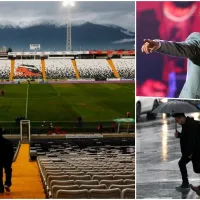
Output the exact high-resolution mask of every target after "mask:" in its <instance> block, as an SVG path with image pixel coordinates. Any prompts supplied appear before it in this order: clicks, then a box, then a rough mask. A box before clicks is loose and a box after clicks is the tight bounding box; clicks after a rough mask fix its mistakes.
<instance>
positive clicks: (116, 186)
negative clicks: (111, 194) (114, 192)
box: [109, 184, 135, 190]
mask: <svg viewBox="0 0 200 200" xmlns="http://www.w3.org/2000/svg"><path fill="white" fill-rule="evenodd" d="M113 188H119V189H120V190H123V189H127V188H130V189H135V184H130V185H111V186H110V187H109V189H113Z"/></svg>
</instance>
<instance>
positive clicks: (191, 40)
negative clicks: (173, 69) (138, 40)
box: [141, 32, 200, 99]
mask: <svg viewBox="0 0 200 200" xmlns="http://www.w3.org/2000/svg"><path fill="white" fill-rule="evenodd" d="M141 50H142V52H143V53H146V54H151V53H153V52H158V53H162V54H167V55H169V56H176V57H182V58H187V59H188V64H187V65H188V68H187V77H186V82H185V84H184V86H183V88H182V91H181V94H180V96H179V98H191V99H200V33H198V32H194V33H192V34H190V35H189V36H188V38H187V39H186V40H185V41H184V42H173V41H164V40H150V39H145V40H144V44H143V45H142V48H141Z"/></svg>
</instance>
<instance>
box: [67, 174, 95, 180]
mask: <svg viewBox="0 0 200 200" xmlns="http://www.w3.org/2000/svg"><path fill="white" fill-rule="evenodd" d="M70 180H91V176H89V175H83V176H75V175H71V176H70Z"/></svg>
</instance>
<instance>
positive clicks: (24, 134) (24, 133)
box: [20, 120, 31, 142]
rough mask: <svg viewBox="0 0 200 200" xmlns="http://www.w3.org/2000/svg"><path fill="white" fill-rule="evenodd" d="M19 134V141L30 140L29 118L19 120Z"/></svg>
mask: <svg viewBox="0 0 200 200" xmlns="http://www.w3.org/2000/svg"><path fill="white" fill-rule="evenodd" d="M20 136H21V141H24V142H30V140H31V126H30V120H21V121H20Z"/></svg>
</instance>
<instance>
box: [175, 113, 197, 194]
mask: <svg viewBox="0 0 200 200" xmlns="http://www.w3.org/2000/svg"><path fill="white" fill-rule="evenodd" d="M172 116H173V117H174V118H175V120H176V123H178V124H180V125H181V126H182V131H181V132H178V131H177V130H176V131H175V134H174V135H175V137H176V138H180V147H181V153H182V156H181V159H180V160H179V162H178V165H179V168H180V172H181V176H182V181H183V182H182V184H181V185H180V186H179V187H176V190H177V191H180V192H184V191H188V190H189V189H190V185H189V180H188V173H187V168H186V165H187V164H188V163H189V162H190V161H192V164H193V169H194V172H195V173H199V172H200V168H199V167H198V162H199V163H200V158H199V156H200V151H199V148H198V140H197V137H198V134H199V132H200V127H199V125H198V123H197V122H196V121H195V120H194V119H193V118H190V117H186V116H185V114H184V113H175V114H173V115H172Z"/></svg>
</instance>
